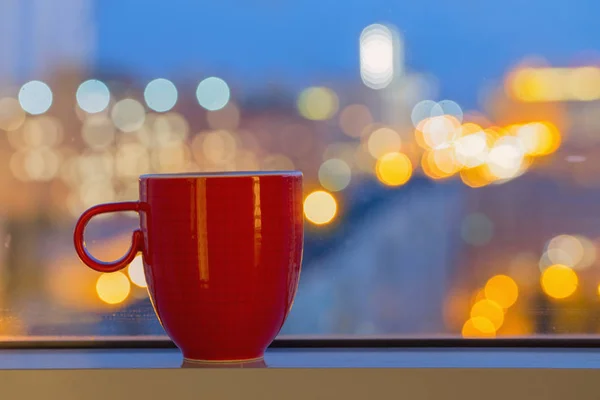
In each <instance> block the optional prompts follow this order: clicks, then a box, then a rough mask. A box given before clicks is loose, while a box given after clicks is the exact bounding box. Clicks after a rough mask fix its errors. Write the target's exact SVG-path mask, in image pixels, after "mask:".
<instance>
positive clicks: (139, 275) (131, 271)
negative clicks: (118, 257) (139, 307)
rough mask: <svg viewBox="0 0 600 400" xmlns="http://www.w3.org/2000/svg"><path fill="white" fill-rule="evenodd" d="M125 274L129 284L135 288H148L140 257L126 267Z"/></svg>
mask: <svg viewBox="0 0 600 400" xmlns="http://www.w3.org/2000/svg"><path fill="white" fill-rule="evenodd" d="M127 274H128V275H129V279H131V282H133V283H134V284H135V285H136V286H139V287H141V288H145V287H146V286H148V285H147V283H146V276H145V275H144V261H143V260H142V256H141V255H138V256H137V257H135V258H134V259H133V261H132V262H131V264H129V267H127Z"/></svg>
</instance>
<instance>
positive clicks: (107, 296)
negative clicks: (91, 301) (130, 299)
mask: <svg viewBox="0 0 600 400" xmlns="http://www.w3.org/2000/svg"><path fill="white" fill-rule="evenodd" d="M130 291H131V284H130V283H129V279H127V277H126V276H125V274H124V273H122V272H111V273H103V274H102V275H100V276H99V277H98V280H97V281H96V294H97V295H98V297H99V298H100V300H102V301H103V302H105V303H107V304H111V305H112V304H119V303H122V302H123V301H125V299H127V296H129V292H130Z"/></svg>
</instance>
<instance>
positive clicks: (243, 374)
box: [0, 347, 600, 400]
mask: <svg viewBox="0 0 600 400" xmlns="http://www.w3.org/2000/svg"><path fill="white" fill-rule="evenodd" d="M265 359H266V363H267V365H268V366H269V368H266V369H265V368H252V369H245V370H244V371H241V370H240V369H239V368H238V369H213V368H211V369H190V368H180V366H181V362H182V359H181V355H180V353H179V352H178V351H177V350H176V349H173V348H170V349H169V348H163V349H141V348H138V349H53V350H52V349H21V350H19V349H3V350H0V385H1V388H2V389H1V390H2V393H3V398H43V399H54V398H57V399H58V398H60V399H63V400H64V399H67V400H68V399H81V398H85V399H86V400H94V399H103V400H106V399H107V398H111V399H118V398H127V399H132V398H144V397H145V396H147V397H148V398H161V399H166V398H177V399H188V398H189V399H192V398H193V399H197V398H199V396H200V397H203V398H222V397H223V396H226V397H231V398H242V397H243V398H244V399H252V398H260V399H268V398H274V399H282V398H285V399H286V400H287V399H290V400H293V399H309V398H310V399H316V398H327V399H332V398H345V399H355V398H356V399H361V400H364V399H368V398H377V399H379V398H398V396H400V397H401V398H409V399H411V400H420V399H448V398H460V399H461V400H470V399H478V400H480V399H481V398H485V399H486V400H493V399H507V398H515V399H517V398H528V399H534V398H543V399H550V400H553V399H562V400H564V399H566V398H577V399H578V400H580V399H586V398H596V397H595V396H596V395H597V393H596V389H597V379H598V378H597V376H598V372H600V349H581V348H580V349H576V348H574V349H564V348H563V349H559V348H525V347H522V348H485V347H480V348H469V349H466V348H457V347H455V348H452V347H447V348H431V347H429V348H424V347H422V348H417V347H414V348H390V349H384V348H379V349H374V348H370V349H367V348H312V349H306V348H304V349H300V348H296V349H289V348H288V349H284V348H273V349H270V350H269V351H268V352H267V355H266V357H265ZM5 395H8V396H5ZM11 395H12V396H11Z"/></svg>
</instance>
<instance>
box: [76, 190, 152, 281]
mask: <svg viewBox="0 0 600 400" xmlns="http://www.w3.org/2000/svg"><path fill="white" fill-rule="evenodd" d="M140 208H141V207H140V202H139V201H126V202H121V203H109V204H99V205H97V206H94V207H92V208H90V209H88V210H86V211H85V212H84V213H83V214H81V217H79V220H77V224H76V225H75V233H74V235H73V241H74V243H75V251H77V255H78V256H79V258H81V261H83V262H84V263H85V264H86V265H87V266H88V267H90V268H91V269H93V270H96V271H98V272H116V271H118V270H120V269H123V268H125V267H126V266H127V265H129V264H130V263H131V262H132V261H133V259H134V258H135V257H136V255H137V253H138V252H140V251H142V249H143V243H144V237H143V235H142V231H141V230H139V229H136V230H135V231H133V235H132V237H131V247H130V248H129V251H128V252H127V254H125V255H124V256H123V257H121V258H119V259H118V260H116V261H111V262H105V261H100V260H98V259H97V258H95V257H94V256H92V255H91V254H90V253H89V252H88V251H87V248H86V247H85V241H84V239H83V235H84V232H85V227H86V226H87V224H88V222H90V220H91V219H92V218H93V217H94V216H96V215H99V214H105V213H111V212H119V211H135V212H138V213H139V212H140Z"/></svg>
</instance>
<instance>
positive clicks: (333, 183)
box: [319, 158, 352, 192]
mask: <svg viewBox="0 0 600 400" xmlns="http://www.w3.org/2000/svg"><path fill="white" fill-rule="evenodd" d="M351 177H352V173H351V170H350V167H349V166H348V164H346V162H345V161H344V160H340V159H337V158H332V159H329V160H327V161H325V162H324V163H323V164H321V166H320V167H319V182H320V183H321V186H323V187H324V188H325V189H327V190H329V191H331V192H338V191H340V190H343V189H345V188H346V187H347V186H348V185H349V184H350V179H351Z"/></svg>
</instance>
